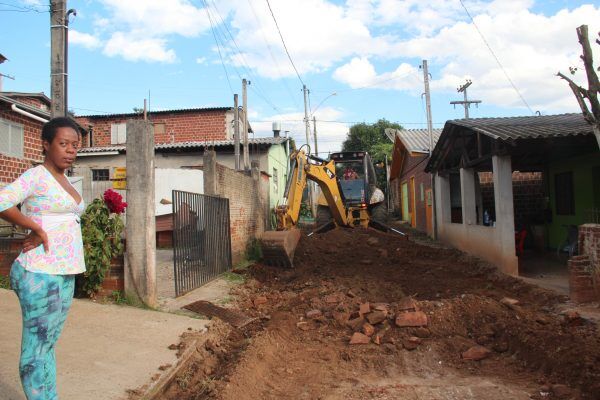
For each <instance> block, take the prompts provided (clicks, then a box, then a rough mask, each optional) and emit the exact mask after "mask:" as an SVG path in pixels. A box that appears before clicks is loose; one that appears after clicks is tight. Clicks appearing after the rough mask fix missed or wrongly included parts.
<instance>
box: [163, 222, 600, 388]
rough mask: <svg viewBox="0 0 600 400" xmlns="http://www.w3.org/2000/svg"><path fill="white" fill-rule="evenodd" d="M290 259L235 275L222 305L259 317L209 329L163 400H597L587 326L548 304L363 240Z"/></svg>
mask: <svg viewBox="0 0 600 400" xmlns="http://www.w3.org/2000/svg"><path fill="white" fill-rule="evenodd" d="M294 263H295V266H296V267H295V268H294V269H293V270H282V269H278V268H271V267H266V266H263V265H260V264H256V265H254V266H252V267H251V268H250V269H249V270H248V271H247V273H246V274H247V278H248V279H247V281H246V283H245V284H244V285H241V286H239V287H237V288H236V289H235V293H234V294H235V295H236V299H237V300H236V303H235V305H234V306H235V307H236V308H237V309H239V310H241V311H243V312H245V313H247V314H248V315H251V316H258V317H261V319H260V320H259V321H257V322H256V323H255V324H254V325H252V326H249V327H246V328H244V330H237V329H234V328H231V327H229V326H227V325H225V324H224V323H220V322H216V323H215V324H213V326H212V327H211V329H210V331H209V333H208V335H209V338H208V340H207V341H206V343H205V345H204V346H203V348H201V349H200V351H199V352H198V355H197V357H196V359H195V361H194V362H193V363H192V364H191V366H190V368H189V369H187V370H186V371H183V372H182V373H181V374H180V375H179V376H178V377H177V379H175V380H174V381H173V383H172V384H171V385H170V386H169V387H168V389H167V391H166V393H165V394H164V398H165V399H213V398H214V399H224V400H243V399H284V398H285V399H490V400H495V399H498V400H500V399H503V400H504V399H529V398H534V399H542V398H544V399H576V398H584V399H600V337H599V335H598V331H597V327H596V325H595V324H593V323H590V322H588V321H586V320H583V319H581V318H579V317H578V316H577V315H567V316H563V315H559V314H557V313H556V312H555V311H554V309H555V308H554V307H555V305H557V304H558V303H560V302H564V301H565V299H564V298H562V297H561V296H558V295H555V294H553V293H551V292H548V291H545V290H543V289H540V288H537V287H535V286H531V285H528V284H526V283H523V282H521V281H519V280H517V279H513V278H510V277H507V276H504V275H501V274H498V273H496V272H495V271H494V269H493V268H491V267H488V266H485V265H483V264H481V263H480V262H478V261H477V260H476V259H473V258H470V257H467V256H465V255H464V254H462V253H460V252H458V251H456V250H450V249H444V248H440V247H435V246H429V245H427V244H419V243H415V242H413V241H407V240H403V239H402V238H400V237H399V236H396V235H389V234H384V233H381V232H377V231H372V230H361V229H353V230H350V229H337V230H333V231H330V232H327V233H324V234H320V235H313V236H311V237H303V238H302V240H301V243H300V247H299V248H298V250H297V252H296V258H295V261H294ZM504 298H510V299H514V300H518V303H517V304H514V302H511V301H507V300H506V299H504ZM503 299H504V300H503ZM501 300H503V301H502V302H501ZM423 313H424V314H423ZM408 315H410V316H417V315H418V316H420V318H423V317H426V319H427V321H426V326H422V327H400V326H398V321H397V320H396V318H398V317H399V319H400V320H404V317H407V316H408ZM368 321H370V322H371V324H369V325H368V326H365V323H366V322H368ZM357 331H360V332H364V333H367V334H369V335H370V336H360V335H358V334H356V333H355V332H357ZM353 335H355V336H354V337H355V339H357V338H360V339H362V340H364V341H368V343H367V344H350V343H349V342H350V339H351V337H353ZM476 346H483V347H484V348H483V349H482V347H476ZM473 347H475V349H472V350H471V351H476V352H477V351H478V352H479V355H480V356H485V358H483V359H481V360H479V361H474V360H468V359H466V358H468V356H469V353H467V354H464V355H463V353H464V352H465V351H467V350H468V349H471V348H473Z"/></svg>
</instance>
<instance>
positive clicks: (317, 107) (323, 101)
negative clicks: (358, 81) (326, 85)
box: [312, 92, 337, 115]
mask: <svg viewBox="0 0 600 400" xmlns="http://www.w3.org/2000/svg"><path fill="white" fill-rule="evenodd" d="M333 96H337V93H336V92H333V93H331V94H330V95H329V96H327V97H325V98H324V99H323V100H321V102H320V103H319V104H318V105H317V106H316V107H315V109H314V110H312V115H314V114H315V112H316V111H317V110H318V109H319V107H320V106H321V104H323V103H325V100H327V99H328V98H330V97H333Z"/></svg>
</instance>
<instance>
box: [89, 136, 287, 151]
mask: <svg viewBox="0 0 600 400" xmlns="http://www.w3.org/2000/svg"><path fill="white" fill-rule="evenodd" d="M286 140H288V138H286V137H263V138H254V139H248V144H250V145H259V144H264V145H275V144H282V143H284V142H285V141H286ZM233 145H234V142H233V140H213V141H194V142H176V143H159V144H156V145H155V146H154V148H155V149H156V150H165V149H194V148H202V147H208V146H210V147H225V146H233ZM241 145H242V147H243V143H241ZM125 150H126V146H125V145H117V146H101V147H100V146H99V147H84V148H82V149H80V150H79V151H78V152H79V153H103V152H107V151H125Z"/></svg>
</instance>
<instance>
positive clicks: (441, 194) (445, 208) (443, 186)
mask: <svg viewBox="0 0 600 400" xmlns="http://www.w3.org/2000/svg"><path fill="white" fill-rule="evenodd" d="M435 208H436V219H437V224H438V231H441V230H442V229H443V228H442V227H443V226H444V225H445V224H449V223H450V221H451V220H452V215H451V209H450V180H449V179H448V178H445V177H443V176H440V175H439V174H437V173H436V174H435ZM438 233H439V232H438Z"/></svg>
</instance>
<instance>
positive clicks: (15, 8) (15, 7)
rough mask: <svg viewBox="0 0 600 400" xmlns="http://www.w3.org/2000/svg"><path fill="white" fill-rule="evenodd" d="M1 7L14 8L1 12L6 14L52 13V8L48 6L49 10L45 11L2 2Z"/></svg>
mask: <svg viewBox="0 0 600 400" xmlns="http://www.w3.org/2000/svg"><path fill="white" fill-rule="evenodd" d="M0 5H2V6H7V7H13V8H12V9H1V10H0V11H4V12H21V13H26V12H36V13H40V14H42V13H47V12H50V6H48V9H47V10H43V9H39V8H35V7H34V6H25V5H16V4H11V3H4V2H0Z"/></svg>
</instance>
